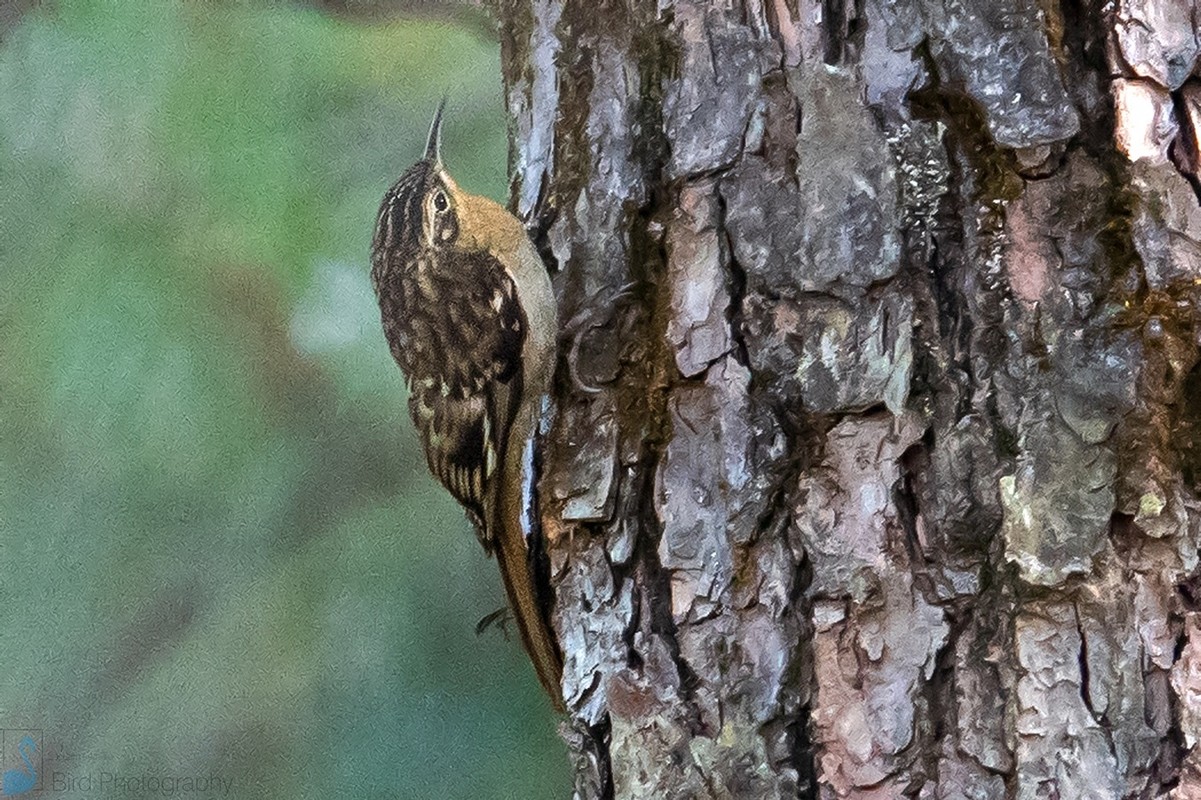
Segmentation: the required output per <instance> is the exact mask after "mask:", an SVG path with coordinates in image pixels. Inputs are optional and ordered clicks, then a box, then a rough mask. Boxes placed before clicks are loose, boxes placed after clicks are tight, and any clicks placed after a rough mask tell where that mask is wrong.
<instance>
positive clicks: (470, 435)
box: [402, 252, 527, 550]
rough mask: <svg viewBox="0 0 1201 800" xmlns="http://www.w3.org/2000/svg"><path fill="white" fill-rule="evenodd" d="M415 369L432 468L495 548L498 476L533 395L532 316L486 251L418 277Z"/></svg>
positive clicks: (413, 385) (413, 319)
mask: <svg viewBox="0 0 1201 800" xmlns="http://www.w3.org/2000/svg"><path fill="white" fill-rule="evenodd" d="M416 284H417V287H418V290H419V291H420V292H421V294H422V295H423V297H422V302H420V303H409V304H407V305H408V309H406V310H408V311H409V313H410V320H409V322H410V325H409V327H410V335H409V336H408V337H407V338H408V341H407V342H406V347H405V348H404V349H405V351H406V352H405V361H407V362H408V364H406V365H402V366H405V372H406V374H407V375H408V376H409V381H410V391H411V394H410V399H409V409H410V412H411V413H412V416H413V421H414V422H415V423H416V425H417V429H418V431H419V432H420V434H421V439H422V443H423V445H424V447H425V455H426V460H427V461H428V463H429V467H430V471H431V472H433V474H434V475H435V476H436V477H437V478H438V480H439V481H441V483H442V485H443V486H445V487H446V488H447V490H448V491H450V493H451V494H452V495H454V496H455V498H456V499H457V500H458V501H459V502H460V503H461V504H462V505H463V507H464V508H465V509H467V511H468V513H469V514H470V515H471V516H472V520H473V522H475V523H476V527H477V529H479V530H480V532H481V537H480V538H481V541H482V542H483V543H484V545H485V547H488V548H489V550H491V541H492V536H493V534H492V533H491V532H489V531H488V527H489V525H490V519H491V517H492V516H493V513H492V507H493V505H494V503H495V492H496V490H497V488H498V484H499V481H497V480H496V478H497V473H498V471H499V470H500V469H501V467H502V466H503V464H504V453H505V448H506V447H507V445H508V438H509V431H510V428H511V426H512V424H513V419H514V415H515V414H516V413H517V407H518V404H519V403H520V398H521V394H522V389H523V374H522V360H521V357H522V348H523V346H524V343H525V339H526V335H527V320H526V316H525V312H524V311H523V309H522V307H521V303H520V301H519V298H518V295H517V287H516V286H515V285H514V283H513V280H512V278H511V277H510V276H509V274H508V273H507V272H506V271H505V269H504V268H503V267H502V266H501V265H500V264H499V263H498V262H497V261H496V259H495V258H494V257H492V256H491V255H489V254H488V253H486V252H475V253H454V254H447V255H446V256H445V258H444V259H443V261H442V262H441V263H440V265H439V269H438V271H437V274H436V275H435V274H433V271H432V270H429V271H428V273H427V274H424V275H418V276H416Z"/></svg>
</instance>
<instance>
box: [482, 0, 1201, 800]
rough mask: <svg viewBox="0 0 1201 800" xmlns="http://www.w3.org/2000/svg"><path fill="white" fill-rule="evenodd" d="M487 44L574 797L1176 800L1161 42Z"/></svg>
mask: <svg viewBox="0 0 1201 800" xmlns="http://www.w3.org/2000/svg"><path fill="white" fill-rule="evenodd" d="M495 10H496V11H497V13H498V17H499V19H500V21H501V38H502V43H503V48H504V49H503V62H504V69H505V80H506V91H507V102H508V106H509V110H510V112H511V113H512V116H513V119H514V121H515V125H514V129H513V140H514V142H515V145H514V150H513V167H514V173H515V178H514V184H513V195H512V199H513V203H514V206H515V208H516V209H517V210H518V211H519V212H520V213H521V214H523V215H525V216H526V218H528V219H530V220H531V224H532V226H533V228H534V229H535V230H536V231H537V232H538V240H539V244H540V247H541V249H542V250H543V252H544V254H545V255H546V257H547V259H548V263H550V264H551V265H552V266H553V268H554V269H555V280H556V288H557V291H558V293H559V297H560V304H561V308H562V309H563V313H562V315H561V316H562V319H563V320H564V324H565V325H566V326H567V327H568V328H570V329H571V330H569V331H568V334H570V335H569V337H568V341H571V340H572V339H575V340H576V341H577V343H578V350H577V351H576V352H575V353H574V354H572V353H571V351H570V348H565V355H564V359H563V361H564V364H562V365H561V369H560V375H559V379H558V382H557V388H556V395H557V396H556V403H557V409H558V412H557V419H556V422H555V424H554V426H553V428H552V430H551V431H550V432H549V434H548V436H547V441H546V452H545V455H544V477H543V481H542V487H541V488H542V495H543V498H544V505H543V512H544V513H545V514H546V516H547V518H548V521H547V530H548V533H549V535H550V538H551V543H550V545H549V551H550V567H551V568H550V581H551V583H552V584H553V591H554V596H555V602H556V605H555V607H554V612H553V620H554V624H555V627H556V629H557V634H558V636H559V638H560V640H561V642H562V645H563V649H564V653H565V657H566V673H565V675H564V679H563V684H564V690H565V694H566V697H567V701H568V704H569V705H570V707H571V709H572V718H571V723H570V725H569V726H567V727H565V733H566V738H567V739H568V743H569V746H570V748H571V750H572V752H573V754H574V758H575V764H576V768H577V777H576V796H577V797H579V798H607V797H618V798H731V797H738V798H777V797H823V798H832V797H852V798H886V797H920V798H948V799H949V798H1009V797H1016V798H1035V797H1048V798H1119V797H1173V798H1201V749H1195V745H1196V742H1197V740H1198V737H1201V569H1199V567H1198V547H1199V543H1201V367H1198V348H1199V343H1201V339H1199V335H1201V312H1199V311H1198V308H1199V303H1198V301H1199V297H1201V210H1199V206H1198V196H1197V191H1198V189H1199V188H1201V183H1199V182H1198V177H1199V172H1198V164H1199V163H1201V158H1199V156H1198V151H1199V147H1198V140H1199V137H1201V79H1199V78H1196V77H1192V76H1193V74H1194V72H1195V71H1197V70H1196V67H1197V60H1198V51H1199V44H1198V38H1199V37H1198V32H1197V30H1196V29H1195V27H1194V22H1195V21H1201V15H1198V13H1197V11H1196V9H1194V8H1193V7H1192V6H1191V5H1190V3H1189V2H1188V0H1117V2H1109V3H1106V4H1102V3H1100V2H1085V3H1083V4H1081V3H1077V2H1065V3H1059V2H1057V1H1056V0H1041V2H1034V0H894V1H893V2H887V0H859V2H856V3H845V4H844V3H842V2H839V1H838V0H730V1H729V2H724V3H723V2H714V3H704V2H694V1H693V0H659V2H658V3H655V2H644V1H642V0H606V2H600V3H595V2H585V0H500V2H499V5H498V7H497V8H496V9H495ZM1197 74H1201V71H1197ZM623 288H624V291H623ZM573 320H574V321H573ZM571 361H574V363H575V370H574V373H573V370H570V369H568V367H567V363H568V362H571Z"/></svg>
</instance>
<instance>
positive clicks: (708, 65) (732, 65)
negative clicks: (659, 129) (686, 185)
mask: <svg viewBox="0 0 1201 800" xmlns="http://www.w3.org/2000/svg"><path fill="white" fill-rule="evenodd" d="M732 16H733V15H732V14H730V12H728V11H724V10H720V9H718V8H716V7H713V6H707V5H703V4H700V3H681V4H680V5H679V6H678V7H677V9H676V13H675V21H674V24H673V26H672V32H673V33H674V34H675V40H676V45H677V47H678V48H679V64H678V67H677V69H678V71H679V75H680V77H679V78H677V79H675V80H671V81H669V82H668V84H667V87H666V89H665V93H664V95H665V96H664V98H663V128H664V131H665V132H666V134H667V140H668V143H669V144H670V145H671V156H670V159H669V160H668V163H667V175H668V177H669V178H678V177H682V176H685V175H691V174H695V173H701V172H710V171H712V170H716V169H719V168H721V167H726V166H729V165H730V164H732V163H734V160H735V158H736V157H737V156H738V154H739V153H740V152H741V151H742V137H743V133H744V131H745V130H746V126H747V122H748V121H749V120H750V117H751V110H752V109H753V108H754V107H755V102H756V100H757V96H758V89H759V82H760V73H759V56H758V54H757V53H756V47H757V44H758V43H757V41H756V39H755V37H754V34H753V33H752V31H751V29H750V28H747V27H746V26H745V25H742V24H740V23H738V22H736V21H735V20H734V19H733V18H732Z"/></svg>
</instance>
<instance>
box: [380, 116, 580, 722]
mask: <svg viewBox="0 0 1201 800" xmlns="http://www.w3.org/2000/svg"><path fill="white" fill-rule="evenodd" d="M444 106H445V102H443V104H442V105H440V106H439V107H438V111H437V113H436V114H435V115H434V120H433V123H432V124H431V126H430V133H429V139H428V141H427V142H426V147H425V156H424V157H423V158H422V159H421V160H420V161H418V162H417V163H416V164H414V165H413V166H411V167H409V169H408V170H406V171H405V173H404V174H403V175H401V176H400V179H399V180H397V181H396V183H395V184H394V185H393V186H392V188H391V189H389V190H388V192H387V194H385V195H384V199H383V202H382V203H381V204H380V209H379V216H378V218H377V219H376V224H375V235H374V239H373V241H372V244H371V281H372V284H373V285H374V287H375V293H376V297H377V298H378V300H379V307H380V318H381V320H382V322H383V327H384V336H385V337H386V338H387V340H388V347H389V349H390V350H391V352H392V357H393V358H394V359H396V363H397V364H398V365H399V366H400V369H401V371H402V372H403V373H404V377H405V384H406V386H407V387H408V390H409V413H410V415H411V416H412V418H413V423H414V425H416V427H417V432H418V434H419V435H420V438H421V443H422V446H423V447H424V449H425V457H426V462H427V463H428V464H429V469H430V472H432V473H433V474H434V476H435V477H436V478H437V479H438V480H439V481H440V482H441V483H442V485H443V486H444V487H445V488H446V490H447V491H449V492H450V493H451V494H452V495H454V497H455V499H456V500H458V501H459V503H460V504H461V505H462V506H463V508H464V509H465V510H466V512H467V516H468V517H469V518H470V519H471V522H472V524H474V525H475V529H476V534H477V535H478V536H479V540H480V543H481V544H483V546H484V550H485V551H487V552H488V553H489V554H492V555H495V556H496V561H497V564H498V566H499V567H500V574H501V578H502V581H503V583H504V586H505V593H506V594H507V595H508V600H509V606H510V608H511V609H512V612H513V616H514V617H515V618H516V621H517V627H518V629H519V630H520V632H521V641H522V644H523V645H524V646H525V649H526V652H528V653H529V656H530V660H531V661H532V662H533V664H534V669H535V671H536V672H537V674H538V680H539V681H540V682H541V683H542V685H543V687H544V688H545V689H546V691H547V693H548V694H549V695H550V696H551V699H552V700H553V702H554V704H555V707H556V708H557V709H558V710H560V711H561V710H563V699H562V689H561V687H560V683H561V677H562V657H561V655H560V653H559V650H558V646H557V645H556V643H555V639H554V637H553V635H552V634H551V630H550V627H549V625H548V622H547V612H548V608H547V603H546V599H545V597H544V595H545V592H543V591H540V590H539V580H538V573H539V563H538V560H539V558H540V555H541V546H540V544H539V542H540V535H541V534H540V532H539V519H538V514H537V510H536V504H537V492H536V485H537V480H536V478H537V475H536V458H535V456H536V453H535V445H536V439H537V430H538V423H539V419H540V416H541V414H542V410H543V408H544V403H545V399H546V397H547V392H548V391H549V389H550V382H551V378H552V376H553V373H554V367H555V359H556V337H557V331H558V319H557V310H556V306H555V297H554V292H553V290H552V288H551V283H550V276H549V275H548V273H547V270H546V267H545V265H544V264H543V262H542V259H541V258H540V257H539V256H538V252H537V250H535V248H534V245H533V244H532V243H531V241H530V238H529V236H528V234H527V233H526V230H525V226H523V225H522V223H521V221H520V220H519V219H517V217H515V216H514V215H513V214H511V213H509V212H508V211H507V210H506V209H505V208H504V207H503V206H501V205H500V204H499V203H496V202H495V201H493V200H489V199H488V198H486V197H479V196H476V195H472V194H468V193H467V192H465V191H463V190H462V189H460V188H459V186H458V185H457V184H456V183H455V182H454V180H453V179H452V178H451V177H450V175H449V174H448V173H447V171H446V168H445V167H444V166H443V164H442V156H441V149H440V138H441V128H442V111H443V107H444ZM448 577H450V576H448Z"/></svg>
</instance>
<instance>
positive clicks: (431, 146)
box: [425, 97, 446, 167]
mask: <svg viewBox="0 0 1201 800" xmlns="http://www.w3.org/2000/svg"><path fill="white" fill-rule="evenodd" d="M445 108H446V98H445V97H443V98H442V102H440V103H438V110H437V111H436V112H434V121H433V122H431V123H430V135H429V138H428V139H426V140H425V160H426V161H429V162H430V163H431V164H434V165H435V166H438V167H441V166H442V111H443V109H445Z"/></svg>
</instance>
